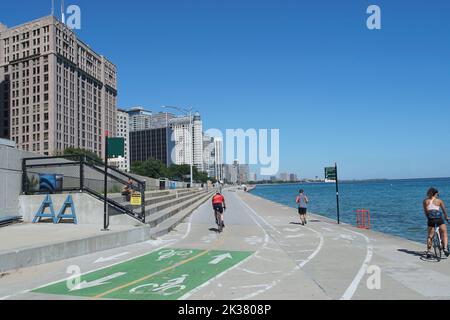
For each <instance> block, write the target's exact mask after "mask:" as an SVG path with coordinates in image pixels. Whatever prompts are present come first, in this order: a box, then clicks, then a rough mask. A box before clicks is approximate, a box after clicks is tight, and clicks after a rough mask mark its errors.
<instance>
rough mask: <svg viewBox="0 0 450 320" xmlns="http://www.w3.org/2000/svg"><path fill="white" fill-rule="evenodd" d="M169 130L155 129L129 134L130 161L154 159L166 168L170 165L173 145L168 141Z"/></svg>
mask: <svg viewBox="0 0 450 320" xmlns="http://www.w3.org/2000/svg"><path fill="white" fill-rule="evenodd" d="M170 136H171V130H170V128H156V129H148V130H139V131H131V132H130V161H131V164H133V163H134V162H136V161H141V162H143V161H146V160H149V159H155V160H160V161H162V162H163V163H164V164H165V165H166V166H170V165H171V164H172V159H171V153H172V150H173V149H174V146H175V145H174V143H173V142H172V141H170Z"/></svg>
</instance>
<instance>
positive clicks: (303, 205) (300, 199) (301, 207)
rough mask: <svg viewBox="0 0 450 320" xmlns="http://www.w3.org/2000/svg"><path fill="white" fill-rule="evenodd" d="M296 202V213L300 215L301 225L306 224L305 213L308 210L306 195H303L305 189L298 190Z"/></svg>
mask: <svg viewBox="0 0 450 320" xmlns="http://www.w3.org/2000/svg"><path fill="white" fill-rule="evenodd" d="M295 202H297V204H298V214H299V215H300V222H301V224H302V226H304V225H306V223H307V221H306V213H307V211H308V209H307V208H308V202H309V200H308V197H307V196H306V195H305V191H304V190H303V189H301V190H300V191H299V195H298V196H297V199H296V200H295Z"/></svg>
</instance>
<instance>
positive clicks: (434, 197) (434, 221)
mask: <svg viewBox="0 0 450 320" xmlns="http://www.w3.org/2000/svg"><path fill="white" fill-rule="evenodd" d="M441 209H442V212H441ZM423 210H424V211H425V215H426V217H427V219H428V241H427V256H429V255H430V250H431V246H432V242H433V237H434V230H435V227H436V226H439V232H440V234H441V239H442V244H443V246H444V253H445V255H446V256H447V257H448V256H449V252H448V236H447V226H446V225H445V222H444V219H443V216H442V213H444V217H445V220H447V221H448V215H447V209H446V208H445V204H444V201H442V200H441V199H439V191H438V190H437V189H435V188H430V189H429V190H428V192H427V198H426V199H425V200H423Z"/></svg>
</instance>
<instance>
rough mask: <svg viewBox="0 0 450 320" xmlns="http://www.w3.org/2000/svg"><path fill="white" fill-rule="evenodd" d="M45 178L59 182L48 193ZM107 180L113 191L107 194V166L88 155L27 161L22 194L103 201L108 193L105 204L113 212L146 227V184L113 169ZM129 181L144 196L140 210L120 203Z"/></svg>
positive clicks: (24, 164)
mask: <svg viewBox="0 0 450 320" xmlns="http://www.w3.org/2000/svg"><path fill="white" fill-rule="evenodd" d="M43 175H44V176H45V175H49V176H52V177H60V178H59V180H58V178H57V179H56V180H55V184H52V185H51V186H52V187H54V188H50V189H49V188H48V185H44V187H43V186H42V184H43V183H41V181H40V179H41V177H42V176H43ZM106 176H107V182H108V186H110V188H108V189H110V190H105V187H104V177H105V164H104V163H103V162H101V161H98V160H96V159H94V158H92V157H89V156H86V155H63V156H55V157H36V158H24V159H23V160H22V194H24V195H34V194H47V193H53V194H55V193H64V192H85V193H88V194H90V195H91V196H93V197H95V198H97V199H99V200H101V201H104V200H105V191H106V192H107V197H106V201H107V203H108V206H109V207H110V208H114V209H115V210H117V211H118V212H119V213H123V214H127V215H128V216H130V217H132V218H134V219H137V220H139V221H141V222H143V223H145V189H146V182H145V181H141V180H138V179H136V178H135V177H133V176H131V175H129V174H127V173H125V172H122V171H120V170H117V169H116V168H114V167H111V166H107V173H106ZM129 180H131V182H132V189H133V191H138V192H139V193H140V194H141V205H140V210H139V207H138V208H136V207H134V208H133V207H132V206H129V205H128V204H126V205H124V204H123V203H122V202H120V201H119V199H121V197H122V194H121V193H122V187H123V186H124V185H126V184H127V183H128V181H129ZM139 211H140V212H139Z"/></svg>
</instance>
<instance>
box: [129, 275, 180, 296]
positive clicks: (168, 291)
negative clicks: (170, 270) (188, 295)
mask: <svg viewBox="0 0 450 320" xmlns="http://www.w3.org/2000/svg"><path fill="white" fill-rule="evenodd" d="M188 276H189V275H187V274H183V275H182V276H181V277H179V278H175V279H172V280H169V281H167V282H166V283H163V284H157V283H148V284H144V285H142V286H138V287H136V288H133V289H131V290H130V293H131V294H160V295H163V296H170V295H173V294H176V293H178V292H181V291H183V290H184V289H186V286H185V285H183V284H182V283H184V281H185V280H186V278H187V277H188Z"/></svg>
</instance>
